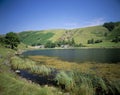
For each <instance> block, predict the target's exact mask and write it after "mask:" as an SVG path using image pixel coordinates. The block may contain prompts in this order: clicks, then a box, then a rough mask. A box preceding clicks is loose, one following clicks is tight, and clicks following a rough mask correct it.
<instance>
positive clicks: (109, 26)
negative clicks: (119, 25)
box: [103, 22, 115, 31]
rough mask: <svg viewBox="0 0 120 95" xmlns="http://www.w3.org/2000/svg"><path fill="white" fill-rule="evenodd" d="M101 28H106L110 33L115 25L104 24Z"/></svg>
mask: <svg viewBox="0 0 120 95" xmlns="http://www.w3.org/2000/svg"><path fill="white" fill-rule="evenodd" d="M103 26H104V27H105V28H107V29H108V30H109V31H112V30H113V29H114V28H115V24H114V23H113V22H109V23H104V24H103Z"/></svg>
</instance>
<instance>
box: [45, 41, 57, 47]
mask: <svg viewBox="0 0 120 95" xmlns="http://www.w3.org/2000/svg"><path fill="white" fill-rule="evenodd" d="M55 46H56V44H55V43H52V42H51V41H48V42H47V43H46V44H45V48H54V47H55Z"/></svg>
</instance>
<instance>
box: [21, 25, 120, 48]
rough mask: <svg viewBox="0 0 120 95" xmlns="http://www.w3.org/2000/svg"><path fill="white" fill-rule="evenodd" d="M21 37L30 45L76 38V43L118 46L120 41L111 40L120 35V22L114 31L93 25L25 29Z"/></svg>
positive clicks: (91, 45)
mask: <svg viewBox="0 0 120 95" xmlns="http://www.w3.org/2000/svg"><path fill="white" fill-rule="evenodd" d="M19 36H20V39H21V41H22V42H23V43H25V44H28V45H39V44H45V43H46V42H48V41H52V42H56V41H63V40H64V41H69V40H71V39H74V41H75V43H76V44H80V43H81V44H83V45H85V46H88V47H89V46H90V47H94V46H95V47H100V46H103V47H104V46H105V47H106V46H108V47H109V46H117V47H120V42H119V43H113V42H111V41H112V40H113V39H114V38H115V37H116V36H117V37H118V36H120V24H119V25H118V26H117V27H115V28H114V30H113V31H108V29H107V28H105V27H103V26H93V27H86V28H77V29H71V30H65V29H58V30H41V31H24V32H21V33H19ZM90 39H94V40H102V43H97V44H88V40H90Z"/></svg>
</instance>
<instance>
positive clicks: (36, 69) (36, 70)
mask: <svg viewBox="0 0 120 95" xmlns="http://www.w3.org/2000/svg"><path fill="white" fill-rule="evenodd" d="M30 71H31V72H32V73H36V74H42V75H49V74H50V73H51V69H50V68H48V67H46V66H45V65H41V66H40V65H39V66H37V65H34V66H32V67H31V68H30Z"/></svg>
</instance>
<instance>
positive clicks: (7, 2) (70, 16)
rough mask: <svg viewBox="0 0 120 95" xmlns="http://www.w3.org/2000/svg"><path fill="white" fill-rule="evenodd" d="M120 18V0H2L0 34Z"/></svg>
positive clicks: (76, 26) (97, 22) (75, 25)
mask: <svg viewBox="0 0 120 95" xmlns="http://www.w3.org/2000/svg"><path fill="white" fill-rule="evenodd" d="M111 21H112V22H115V21H120V0H0V34H5V33H8V32H11V31H12V32H21V31H27V30H47V29H73V28H81V27H89V26H96V25H102V24H103V23H105V22H111Z"/></svg>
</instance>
